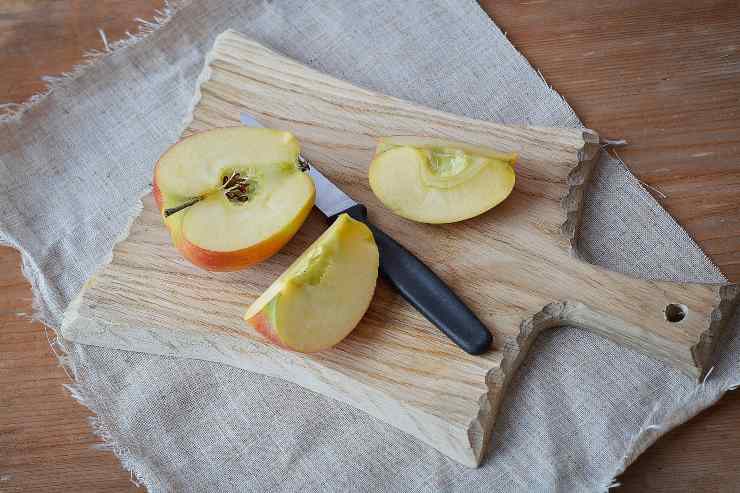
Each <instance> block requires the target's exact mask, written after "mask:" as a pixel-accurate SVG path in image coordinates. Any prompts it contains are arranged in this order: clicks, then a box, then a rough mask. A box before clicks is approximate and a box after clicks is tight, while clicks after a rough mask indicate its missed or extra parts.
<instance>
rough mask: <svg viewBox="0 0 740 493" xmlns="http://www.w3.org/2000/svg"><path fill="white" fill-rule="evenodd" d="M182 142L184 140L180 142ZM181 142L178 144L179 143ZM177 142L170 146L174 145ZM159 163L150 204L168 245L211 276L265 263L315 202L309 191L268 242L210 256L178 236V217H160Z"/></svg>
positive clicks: (314, 192)
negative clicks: (164, 229)
mask: <svg viewBox="0 0 740 493" xmlns="http://www.w3.org/2000/svg"><path fill="white" fill-rule="evenodd" d="M194 135H197V134H193V135H190V136H188V137H186V138H191V137H193V136H194ZM183 140H184V139H183ZM180 142H182V141H180ZM180 142H178V143H177V144H174V145H178V144H179V143H180ZM159 163H160V161H157V164H156V166H155V167H154V178H153V180H152V195H153V196H154V201H155V203H156V204H157V208H158V209H159V212H160V213H161V214H162V218H163V219H164V223H165V225H166V226H167V229H168V230H169V232H170V237H171V238H172V243H173V244H174V246H175V248H176V249H177V250H178V251H179V252H180V253H181V254H182V255H183V257H185V258H186V259H187V260H188V261H190V262H191V263H192V264H194V265H196V266H198V267H200V268H201V269H205V270H208V271H213V272H230V271H238V270H242V269H245V268H247V267H249V266H251V265H254V264H257V263H259V262H262V261H263V260H266V259H268V258H270V257H271V256H273V255H274V254H276V253H277V252H278V251H279V250H280V249H281V248H282V247H283V246H285V244H286V243H288V241H290V240H291V238H293V236H295V234H296V233H297V232H298V230H299V229H300V227H301V226H302V225H303V223H304V221H305V220H306V218H307V217H308V214H309V213H310V212H311V209H312V208H313V205H314V202H315V200H316V190H315V188H314V189H313V190H312V194H311V198H310V200H308V201H307V202H306V204H305V206H304V207H303V208H302V209H301V210H300V211H299V213H298V214H297V215H296V217H295V218H294V219H293V221H291V222H290V223H289V224H288V225H287V226H286V227H285V228H284V229H283V230H282V231H280V232H279V233H278V234H276V235H274V236H272V237H271V238H268V239H267V240H265V241H262V242H260V243H257V244H255V245H252V246H250V247H249V248H244V249H241V250H234V251H230V252H214V251H211V250H206V249H204V248H201V247H199V246H197V245H194V244H193V243H191V242H189V241H188V240H187V238H185V236H184V235H183V234H182V217H183V216H182V215H181V214H173V215H171V216H170V217H168V218H165V217H164V197H163V196H162V191H161V190H160V188H159V186H158V184H157V169H158V168H159Z"/></svg>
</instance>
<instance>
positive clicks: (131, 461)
mask: <svg viewBox="0 0 740 493" xmlns="http://www.w3.org/2000/svg"><path fill="white" fill-rule="evenodd" d="M189 3H190V2H189V0H165V4H164V7H163V8H162V9H160V10H156V11H155V15H154V17H153V19H152V20H150V21H147V20H144V19H141V18H136V19H134V21H136V22H137V23H138V27H139V29H138V31H137V32H136V33H134V34H132V33H130V32H126V37H125V38H123V39H121V40H118V41H115V42H113V43H110V42H109V41H108V38H107V36H106V35H105V32H104V31H103V30H102V29H98V32H99V33H100V36H101V40H102V42H103V46H104V51H100V50H89V51H86V52H84V53H83V55H82V56H83V59H84V61H83V62H82V63H80V64H77V65H75V66H74V67H73V68H72V70H70V71H69V72H64V73H62V74H60V75H57V76H45V77H42V80H44V81H45V82H46V83H47V86H46V88H45V89H44V90H43V91H41V92H39V93H37V94H34V95H33V96H31V97H30V98H29V99H28V100H26V101H25V102H23V103H3V104H0V125H2V124H13V123H17V122H20V120H21V118H22V117H23V116H24V115H25V114H26V113H27V112H28V111H29V110H31V109H32V108H34V107H35V106H36V105H38V104H39V103H41V102H42V101H44V100H45V99H46V98H47V97H49V96H50V95H51V94H53V93H54V91H56V90H58V89H61V88H63V87H66V86H68V85H69V84H71V83H72V82H74V81H75V80H76V79H77V78H79V77H81V76H82V75H83V74H85V72H87V70H88V69H90V68H91V67H93V66H94V65H95V64H96V63H98V62H100V61H102V59H104V58H105V57H107V56H111V55H113V54H114V53H116V52H117V51H119V50H121V49H124V48H128V47H131V46H134V45H136V44H138V43H139V42H141V41H143V40H145V39H147V38H148V37H149V36H150V35H152V34H153V33H155V32H156V31H158V30H159V29H160V28H162V27H163V26H165V25H166V24H168V23H169V22H170V21H171V19H172V18H173V17H174V15H175V14H176V13H177V12H178V11H179V10H181V9H182V8H183V7H185V6H186V5H188V4H189ZM150 192H151V188H150V187H147V188H146V189H145V190H143V191H142V192H141V194H140V195H139V197H138V198H137V200H136V201H135V203H134V204H133V207H132V208H131V209H130V211H129V213H130V217H129V221H128V224H127V225H126V227H125V228H123V230H122V231H121V233H120V234H119V235H118V237H117V238H116V240H115V242H114V245H117V244H118V243H120V242H121V241H123V240H124V239H126V238H127V237H128V235H129V232H130V229H131V226H132V225H133V223H134V221H135V220H136V218H137V217H138V216H139V214H141V211H142V210H143V208H144V205H143V201H142V200H143V198H144V197H145V196H146V195H147V194H149V193H150ZM0 245H4V246H8V247H11V248H13V249H15V250H17V251H18V252H19V253H20V255H21V271H22V273H23V276H24V277H25V278H26V280H27V281H28V283H29V284H30V285H31V291H32V293H33V299H32V315H31V316H30V317H29V318H30V320H31V321H38V322H40V323H41V324H42V325H43V328H44V333H45V335H46V339H47V341H48V343H49V347H50V349H51V351H52V352H53V353H54V355H55V356H56V358H57V361H58V362H59V366H61V367H62V369H63V370H64V372H65V373H66V374H67V376H68V377H69V379H70V380H71V381H72V383H71V384H65V385H64V388H65V389H66V390H67V391H68V392H69V393H70V395H71V396H72V397H73V398H74V399H75V400H76V401H78V402H79V403H80V404H82V405H83V406H85V407H86V408H88V409H89V410H90V411H91V412H92V413H93V416H92V417H90V418H88V422H89V424H90V427H91V429H92V432H93V434H94V435H95V436H96V437H98V438H99V439H100V440H101V443H98V444H95V445H93V447H94V448H96V449H100V450H106V451H110V452H112V453H113V454H114V455H115V456H116V458H118V460H119V462H120V463H121V466H122V467H123V469H124V470H126V471H127V472H129V473H130V475H131V482H132V483H133V484H134V485H136V486H138V487H141V486H144V487H145V488H146V489H147V490H149V491H153V490H154V489H155V484H154V483H153V482H152V481H151V480H150V479H149V478H152V477H154V474H153V473H152V472H151V471H148V470H145V468H144V467H143V466H142V464H141V463H140V462H139V461H137V460H136V459H135V458H134V456H133V454H131V453H130V452H129V450H128V449H127V448H125V447H124V446H123V445H122V443H121V440H119V438H118V437H117V434H116V433H115V432H114V431H113V429H112V427H111V425H110V423H107V422H106V421H105V420H104V419H103V417H102V416H103V414H104V413H102V412H101V409H100V406H99V405H98V402H97V399H96V396H95V395H93V394H91V393H90V392H88V391H87V390H86V385H85V381H84V378H83V376H82V375H80V372H79V371H78V369H77V368H76V367H75V365H74V362H73V361H72V358H71V356H70V354H71V351H72V348H71V346H70V342H69V341H65V340H64V338H63V337H62V335H61V333H60V329H59V328H57V327H56V325H57V324H56V323H55V321H54V320H53V317H52V316H51V315H50V313H51V311H52V310H59V311H63V310H62V308H63V307H47V306H46V304H45V302H44V301H43V300H44V299H45V296H44V294H43V291H44V290H43V286H42V283H40V282H39V279H38V276H37V275H36V274H34V271H37V269H35V268H34V260H33V258H32V257H31V255H29V253H28V252H27V251H26V250H25V249H24V248H22V247H21V245H20V244H18V243H17V242H15V241H13V240H11V239H10V238H7V237H5V236H4V235H0ZM112 259H113V250H112V249H111V251H110V253H108V255H107V256H106V257H105V258H104V259H103V261H102V263H101V265H100V266H99V267H98V269H100V268H102V267H103V266H105V265H107V264H109V263H110V262H111V261H112ZM49 329H51V330H49Z"/></svg>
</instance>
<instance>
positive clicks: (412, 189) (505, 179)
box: [369, 137, 517, 224]
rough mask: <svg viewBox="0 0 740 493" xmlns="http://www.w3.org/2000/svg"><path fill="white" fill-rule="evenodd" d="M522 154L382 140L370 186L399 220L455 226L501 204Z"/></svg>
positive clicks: (437, 142)
mask: <svg viewBox="0 0 740 493" xmlns="http://www.w3.org/2000/svg"><path fill="white" fill-rule="evenodd" d="M516 159H517V155H516V154H514V153H511V154H502V153H500V152H496V151H494V150H491V149H486V148H483V147H474V146H470V145H467V144H463V143H459V142H451V141H447V140H439V139H429V138H419V137H388V138H383V139H380V142H379V144H378V148H377V150H376V153H375V157H374V159H373V161H372V163H371V164H370V172H369V178H370V188H372V190H373V193H375V196H376V197H378V199H379V200H380V201H381V202H382V203H383V205H385V206H386V207H388V208H389V209H390V210H392V211H393V212H394V213H396V214H398V215H399V216H402V217H405V218H407V219H411V220H413V221H419V222H422V223H435V224H441V223H452V222H456V221H462V220H464V219H469V218H471V217H475V216H477V215H479V214H482V213H484V212H486V211H487V210H489V209H491V208H492V207H495V206H496V205H498V204H499V203H500V202H501V201H503V200H504V199H505V198H506V197H508V196H509V194H510V193H511V190H512V189H513V188H514V180H515V174H514V168H513V166H514V164H515V163H516Z"/></svg>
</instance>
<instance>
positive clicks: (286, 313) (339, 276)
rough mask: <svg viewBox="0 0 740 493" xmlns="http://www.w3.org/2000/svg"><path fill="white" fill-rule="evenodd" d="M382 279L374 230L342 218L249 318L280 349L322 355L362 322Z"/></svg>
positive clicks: (259, 300)
mask: <svg viewBox="0 0 740 493" xmlns="http://www.w3.org/2000/svg"><path fill="white" fill-rule="evenodd" d="M377 279H378V247H377V246H376V244H375V240H374V239H373V235H372V233H371V232H370V229H369V228H368V227H367V226H366V225H365V224H363V223H361V222H359V221H356V220H355V219H352V218H351V217H349V216H348V215H347V214H342V215H340V216H339V217H338V218H337V220H336V221H334V224H332V225H331V227H329V229H327V230H326V231H325V232H324V233H323V234H322V235H321V236H320V237H319V238H318V239H317V240H316V241H315V242H314V243H313V244H312V245H311V246H310V247H308V249H307V250H306V251H305V252H303V254H302V255H301V256H300V257H298V259H296V261H295V262H293V264H292V265H291V266H290V267H288V269H287V270H286V271H285V272H283V274H282V275H281V276H280V277H279V278H278V279H277V280H276V281H275V282H274V283H272V285H271V286H270V287H269V288H268V289H267V290H266V291H265V292H264V293H262V295H261V296H260V297H259V298H257V300H256V301H255V302H254V303H253V304H252V305H251V306H250V307H249V308H248V309H247V312H246V314H245V315H244V319H245V320H246V321H247V323H248V324H250V325H251V326H252V327H254V328H255V329H256V330H257V331H258V332H260V333H261V334H262V335H264V336H265V337H266V338H267V339H269V340H270V341H272V342H274V343H275V344H278V345H279V346H282V347H284V348H287V349H292V350H294V351H300V352H304V353H312V352H316V351H321V350H323V349H327V348H330V347H332V346H334V345H336V344H338V343H339V342H340V341H341V340H342V339H344V338H345V337H347V336H348V335H349V333H350V332H352V329H354V328H355V326H356V325H357V324H358V323H359V322H360V319H362V316H363V315H364V314H365V312H366V311H367V308H368V306H370V300H371V299H372V297H373V293H374V292H375V283H376V281H377Z"/></svg>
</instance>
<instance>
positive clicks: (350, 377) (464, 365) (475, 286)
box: [62, 31, 738, 467]
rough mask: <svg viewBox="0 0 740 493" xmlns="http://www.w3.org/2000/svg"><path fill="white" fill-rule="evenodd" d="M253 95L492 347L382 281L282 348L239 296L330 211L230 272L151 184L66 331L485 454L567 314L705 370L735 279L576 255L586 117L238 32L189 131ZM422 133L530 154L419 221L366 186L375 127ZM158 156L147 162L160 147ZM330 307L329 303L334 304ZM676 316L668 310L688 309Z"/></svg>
mask: <svg viewBox="0 0 740 493" xmlns="http://www.w3.org/2000/svg"><path fill="white" fill-rule="evenodd" d="M242 111H247V112H249V113H251V114H252V115H254V116H255V117H257V118H258V119H259V120H260V121H262V122H263V123H264V124H266V125H267V126H271V127H274V128H279V129H284V130H289V131H291V132H293V133H294V134H295V135H296V136H297V137H298V139H299V140H300V141H301V143H302V146H303V154H304V155H305V156H306V157H307V158H308V159H309V160H310V161H311V162H312V163H313V164H314V165H316V166H317V168H319V169H320V170H321V172H322V173H324V174H325V175H326V176H327V177H328V178H330V179H331V180H332V181H334V182H335V183H336V184H337V185H339V186H340V187H341V188H342V189H343V190H345V191H346V192H347V193H348V194H349V195H350V196H352V197H353V198H355V199H356V200H358V201H359V202H361V203H364V204H366V205H367V206H368V209H369V211H370V217H371V219H372V221H373V222H375V223H376V224H377V225H378V226H380V227H381V228H382V229H383V230H385V231H386V232H387V233H389V234H390V235H391V236H393V237H394V238H396V239H397V240H398V241H399V242H400V243H402V244H404V245H405V246H406V247H408V248H409V249H410V250H412V251H413V252H414V253H415V254H416V255H418V256H419V257H420V258H421V259H423V260H424V261H425V262H426V263H427V264H428V265H429V266H431V267H432V268H433V269H434V270H435V271H436V272H437V273H438V274H439V275H440V276H441V277H442V278H443V279H444V280H445V281H446V282H447V283H448V284H449V285H450V286H451V287H452V289H453V290H454V291H456V292H457V293H458V294H459V295H460V296H461V297H462V298H463V299H464V301H465V302H466V303H468V304H469V306H470V307H471V308H472V309H473V311H475V312H476V313H477V314H478V315H479V316H480V318H481V319H482V320H483V321H484V323H486V325H487V326H488V327H489V328H490V330H491V331H492V333H493V334H494V341H495V342H494V346H495V347H494V348H493V349H492V350H491V351H490V352H489V353H487V354H485V355H484V356H471V355H469V354H466V353H464V352H463V351H462V350H460V349H459V348H458V347H457V346H455V345H454V344H453V343H452V342H450V341H449V340H448V339H447V338H446V337H445V336H444V335H442V334H441V333H440V332H439V331H438V330H437V329H435V328H434V326H432V325H431V324H430V323H429V322H428V321H427V320H425V319H424V318H423V317H422V316H420V315H419V314H418V313H417V312H416V311H415V310H414V309H413V308H412V307H411V306H410V305H409V304H408V303H406V302H405V301H404V300H403V298H401V296H400V295H399V294H398V293H396V292H394V290H393V289H392V288H390V287H389V286H388V285H387V284H386V283H384V282H383V281H382V280H381V281H380V282H379V284H378V287H377V290H376V294H375V298H374V300H373V302H372V304H371V306H370V309H369V310H368V312H367V314H366V315H365V317H364V319H363V320H362V322H361V323H360V325H359V326H358V327H357V328H356V329H355V331H354V332H353V333H352V334H351V335H350V337H348V338H347V339H346V340H345V341H343V342H342V343H341V344H339V345H338V346H337V347H335V348H333V349H331V350H327V351H324V352H321V353H318V354H313V355H303V354H299V353H294V352H289V351H285V350H282V349H279V348H276V347H274V346H272V345H270V344H268V343H266V342H265V340H264V339H263V338H262V337H261V336H260V335H259V334H257V333H256V332H255V331H253V330H252V329H251V328H249V327H248V326H246V324H245V323H244V322H243V321H242V315H243V312H244V310H245V308H246V307H247V306H248V305H249V304H250V303H251V302H252V301H253V300H254V299H255V298H256V297H257V296H258V295H259V294H260V293H261V292H262V291H263V290H264V289H265V288H267V287H268V286H269V285H270V283H271V282H272V281H273V280H274V279H276V278H277V276H278V275H279V274H280V273H281V272H282V271H283V270H284V269H285V268H286V267H287V266H288V265H290V263H291V262H292V261H293V260H294V259H295V258H296V257H297V256H298V255H299V254H300V253H301V252H302V251H303V250H304V249H305V248H306V247H307V246H308V245H309V244H310V243H311V242H312V241H313V240H314V239H315V238H316V237H317V236H318V235H319V234H320V233H321V231H323V230H324V229H325V228H326V224H325V221H324V219H323V217H322V216H321V214H320V213H318V211H314V212H313V213H312V214H311V216H310V217H309V219H308V220H307V222H306V224H305V225H304V226H303V228H302V229H301V231H300V232H299V233H298V235H297V236H296V237H295V238H294V239H293V240H292V241H291V242H290V243H289V244H288V245H287V246H286V247H285V248H284V249H283V250H282V251H281V252H280V253H279V254H277V255H276V256H274V257H273V258H271V259H269V260H268V261H266V262H264V263H262V264H260V265H258V266H255V267H253V268H250V269H248V270H245V271H242V272H237V273H213V272H206V271H203V270H199V269H197V268H195V267H193V266H192V265H190V264H189V263H188V262H186V261H185V260H184V259H183V258H182V257H181V256H180V255H179V254H178V252H177V251H176V250H175V249H174V248H173V247H172V246H171V242H170V238H169V235H168V233H167V231H166V230H165V228H164V226H163V224H162V220H161V217H160V214H159V212H158V211H157V209H156V207H155V205H154V202H153V200H152V198H151V196H147V197H145V198H144V200H143V210H142V212H141V214H140V215H139V216H138V218H136V220H135V221H134V222H133V225H132V226H131V230H130V233H129V235H128V237H127V238H126V239H125V240H123V241H121V242H120V243H119V244H118V245H117V246H116V247H115V249H114V252H113V256H112V260H111V262H110V263H109V264H108V265H106V266H105V267H104V268H103V269H102V270H101V271H100V272H99V273H98V274H97V275H96V276H95V277H94V278H93V279H92V280H90V281H89V282H88V283H87V285H86V287H85V289H84V290H83V292H82V293H81V294H80V295H79V296H78V297H77V298H76V299H75V301H74V302H73V303H72V304H71V306H70V307H69V309H68V310H67V313H66V314H65V320H64V323H63V327H62V333H63V336H64V337H65V338H67V339H70V340H73V341H77V342H82V343H87V344H93V345H100V346H106V347H113V348H119V349H128V350H135V351H144V352H149V353H155V354H165V355H176V356H183V357H191V358H199V359H206V360H211V361H218V362H222V363H227V364H230V365H234V366H238V367H241V368H245V369H248V370H251V371H255V372H259V373H263V374H266V375H271V376H275V377H280V378H283V379H286V380H289V381H291V382H295V383H297V384H299V385H302V386H304V387H306V388H309V389H311V390H314V391H316V392H319V393H322V394H324V395H326V396H329V397H332V398H335V399H338V400H341V401H344V402H347V403H349V404H351V405H353V406H356V407H358V408H360V409H362V410H364V411H366V412H368V413H370V414H371V415H373V416H375V417H377V418H380V419H382V420H384V421H386V422H388V423H390V424H391V425H393V426H396V427H397V428H399V429H401V430H403V431H405V432H407V433H409V434H411V435H413V436H415V437H417V438H419V439H421V440H423V441H424V442H426V443H427V444H429V445H431V446H432V447H435V448H436V449H438V450H439V451H441V452H443V453H444V454H446V455H448V456H450V457H452V458H453V459H455V460H457V461H459V462H461V463H463V464H465V465H468V466H472V467H474V466H477V465H478V464H479V463H480V461H481V457H482V455H483V453H484V451H485V448H486V445H487V442H488V438H489V434H490V431H491V429H492V425H493V423H494V420H495V416H496V412H497V409H498V407H499V403H500V402H501V399H502V396H503V395H504V393H505V390H506V387H507V384H508V382H509V380H510V378H511V376H512V374H513V373H514V371H515V370H516V368H517V366H518V365H519V363H520V361H521V360H522V358H523V357H524V355H525V354H526V351H527V349H528V348H529V346H530V345H531V343H532V341H533V340H534V339H535V337H536V336H537V334H538V333H539V332H540V331H542V330H544V329H547V328H551V327H557V326H560V325H565V324H567V325H575V326H579V327H583V328H586V329H589V330H592V331H594V332H596V333H598V334H600V335H602V336H604V337H607V338H610V339H612V340H615V341H617V342H620V343H622V344H624V345H626V346H629V347H631V348H635V349H638V350H640V351H644V352H647V353H649V354H651V355H653V356H654V357H656V358H659V359H662V360H665V361H668V362H670V363H672V364H674V365H675V366H676V367H677V368H680V369H681V370H683V371H685V372H686V373H688V374H690V375H693V376H696V377H698V376H699V375H700V374H701V373H702V371H703V370H704V369H706V368H708V366H709V365H710V364H711V358H712V352H713V349H714V347H715V346H716V345H717V344H719V343H720V341H722V338H723V335H724V334H723V331H724V326H725V325H726V321H727V318H728V316H727V314H728V313H730V310H731V309H732V308H733V305H735V304H736V303H737V294H738V290H737V288H736V287H735V286H722V287H721V286H710V285H698V284H674V283H667V282H648V281H642V280H637V279H633V278H630V277H626V276H624V275H621V274H617V273H614V272H609V271H605V270H603V269H600V268H598V267H595V266H593V265H590V264H587V263H585V262H581V261H579V260H577V259H576V258H575V257H574V256H573V255H572V244H573V241H574V240H573V237H574V231H575V229H576V228H577V226H578V223H579V218H580V207H581V199H582V196H583V193H584V189H585V187H586V185H587V183H588V178H589V174H590V169H591V164H592V163H593V161H594V160H595V157H596V156H597V154H598V151H599V148H598V139H597V137H596V136H595V134H594V133H593V132H590V131H582V130H573V129H547V128H523V127H514V126H504V125H497V124H493V123H487V122H481V121H475V120H471V119H467V118H462V117H458V116H454V115H449V114H446V113H442V112H439V111H434V110H430V109H427V108H422V107H419V106H416V105H413V104H410V103H407V102H404V101H400V100H398V99H394V98H391V97H388V96H384V95H381V94H377V93H374V92H371V91H367V90H364V89H360V88H358V87H355V86H353V85H350V84H348V83H346V82H342V81H340V80H337V79H334V78H332V77H329V76H326V75H324V74H321V73H318V72H316V71H314V70H311V69H309V68H307V67H304V66H303V65H301V64H299V63H296V62H294V61H292V60H289V59H287V58H285V57H283V56H280V55H278V54H276V53H274V52H272V51H269V50H268V49H266V48H264V47H263V46H261V45H259V44H257V43H255V42H252V41H249V40H247V39H245V38H243V37H241V36H240V35H239V34H237V33H235V32H232V31H228V32H226V33H224V34H222V35H221V36H220V37H219V38H218V39H217V40H216V43H215V47H214V49H213V51H212V52H211V53H210V54H209V56H208V58H207V62H206V67H205V69H204V71H203V73H202V75H201V77H200V79H199V82H198V90H197V95H196V98H195V100H194V103H193V108H192V112H191V115H190V118H189V123H188V126H187V129H186V130H185V132H184V135H187V134H191V133H193V132H197V131H201V130H205V129H209V128H213V127H222V126H231V125H238V124H239V114H240V112H242ZM384 135H423V136H433V137H442V138H447V139H453V140H460V141H464V142H467V143H470V144H477V145H485V146H488V147H493V148H496V149H498V150H500V151H504V152H508V151H516V152H518V153H519V154H520V160H519V163H518V164H517V183H516V187H515V190H514V192H513V193H512V195H511V196H510V197H509V198H508V199H507V200H506V201H505V202H504V203H503V204H502V205H500V206H498V207H496V208H495V209H493V210H491V211H489V212H487V213H486V214H483V215H482V216H479V217H477V218H474V219H471V220H468V221H465V222H462V223H458V224H449V225H425V224H418V223H414V222H410V221H407V220H404V219H402V218H399V217H397V216H394V215H393V214H391V213H390V212H389V211H387V210H385V209H384V208H383V206H382V205H381V204H380V203H379V202H378V200H377V199H375V197H374V196H373V194H372V192H371V191H370V190H369V187H368V182H367V168H368V165H369V163H370V160H371V158H372V155H373V152H374V148H375V143H376V139H377V137H378V136H384ZM152 166H154V163H152ZM326 309H327V310H331V307H326ZM681 314H683V315H684V316H683V319H682V320H680V321H670V320H668V319H677V318H680V315H681Z"/></svg>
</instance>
